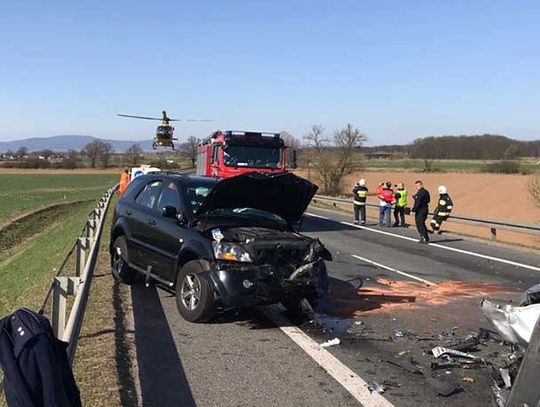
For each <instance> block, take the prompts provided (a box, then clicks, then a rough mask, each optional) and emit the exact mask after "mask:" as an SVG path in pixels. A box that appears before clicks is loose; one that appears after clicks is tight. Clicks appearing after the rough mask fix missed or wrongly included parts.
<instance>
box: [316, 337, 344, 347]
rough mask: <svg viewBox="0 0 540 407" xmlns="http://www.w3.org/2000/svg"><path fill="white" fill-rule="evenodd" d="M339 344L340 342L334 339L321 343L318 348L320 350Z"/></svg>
mask: <svg viewBox="0 0 540 407" xmlns="http://www.w3.org/2000/svg"><path fill="white" fill-rule="evenodd" d="M340 343H341V342H340V340H339V338H334V339H330V340H329V341H326V342H323V343H321V344H320V345H319V346H320V347H321V348H328V347H329V346H335V345H339V344H340Z"/></svg>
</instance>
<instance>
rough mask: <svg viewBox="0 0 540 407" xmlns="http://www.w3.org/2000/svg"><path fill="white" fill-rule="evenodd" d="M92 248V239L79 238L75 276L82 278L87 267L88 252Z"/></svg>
mask: <svg viewBox="0 0 540 407" xmlns="http://www.w3.org/2000/svg"><path fill="white" fill-rule="evenodd" d="M89 248H90V239H88V238H87V237H79V238H78V239H77V262H76V264H75V276H76V277H80V276H81V274H82V272H83V270H84V266H85V265H86V251H87V250H88V249H89Z"/></svg>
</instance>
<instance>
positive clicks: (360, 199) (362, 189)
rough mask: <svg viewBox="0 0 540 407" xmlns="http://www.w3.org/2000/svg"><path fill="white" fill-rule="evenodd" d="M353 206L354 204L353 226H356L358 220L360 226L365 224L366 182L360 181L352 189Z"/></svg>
mask: <svg viewBox="0 0 540 407" xmlns="http://www.w3.org/2000/svg"><path fill="white" fill-rule="evenodd" d="M352 192H353V196H354V197H353V204H354V224H355V225H357V224H358V220H359V219H358V218H360V223H361V224H362V225H365V224H366V199H367V193H368V189H367V187H366V180H365V179H363V178H362V179H361V180H360V181H358V184H356V185H355V186H354V188H353V191H352Z"/></svg>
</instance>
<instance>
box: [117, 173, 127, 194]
mask: <svg viewBox="0 0 540 407" xmlns="http://www.w3.org/2000/svg"><path fill="white" fill-rule="evenodd" d="M128 184H129V170H128V169H127V168H126V169H125V170H124V172H123V173H122V175H121V176H120V185H119V186H118V195H119V196H122V195H124V192H125V191H126V189H127V186H128Z"/></svg>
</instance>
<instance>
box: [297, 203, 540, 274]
mask: <svg viewBox="0 0 540 407" xmlns="http://www.w3.org/2000/svg"><path fill="white" fill-rule="evenodd" d="M307 214H308V215H309V216H314V217H317V218H322V219H326V220H330V221H332V222H337V223H341V224H342V225H347V226H352V227H354V228H358V229H364V230H368V231H370V232H374V233H379V234H381V235H388V236H392V237H395V238H398V239H403V240H409V241H411V242H416V241H417V239H414V238H412V237H407V236H401V235H396V234H394V233H390V232H385V231H383V230H377V229H372V228H369V227H367V226H361V225H355V224H354V223H350V222H341V221H338V220H334V219H332V218H325V217H322V216H320V215H316V214H314V213H310V212H307ZM428 245H429V246H431V247H437V248H439V249H444V250H448V251H451V252H456V253H461V254H466V255H468V256H474V257H479V258H481V259H485V260H491V261H496V262H499V263H504V264H509V265H511V266H516V267H522V268H525V269H529V270H534V271H540V267H535V266H531V265H529V264H524V263H518V262H516V261H512V260H507V259H501V258H500V257H494V256H488V255H486V254H481V253H476V252H471V251H469V250H463V249H457V248H455V247H450V246H444V245H442V244H438V243H429V244H428Z"/></svg>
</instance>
